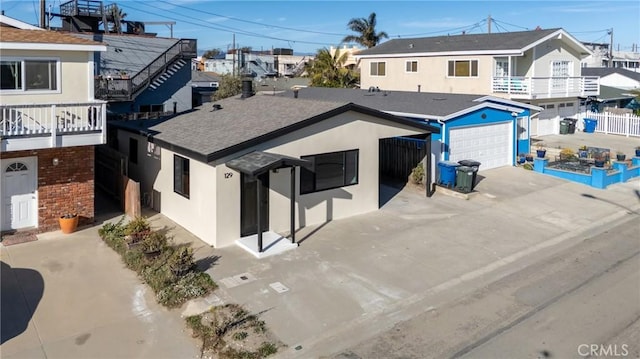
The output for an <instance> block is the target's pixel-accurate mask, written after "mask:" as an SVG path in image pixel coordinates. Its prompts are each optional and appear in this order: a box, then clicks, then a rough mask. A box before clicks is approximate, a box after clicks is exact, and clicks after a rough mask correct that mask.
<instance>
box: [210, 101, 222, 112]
mask: <svg viewBox="0 0 640 359" xmlns="http://www.w3.org/2000/svg"><path fill="white" fill-rule="evenodd" d="M218 110H222V105H220V104H219V103H214V104H213V108H212V109H211V112H213V111H218Z"/></svg>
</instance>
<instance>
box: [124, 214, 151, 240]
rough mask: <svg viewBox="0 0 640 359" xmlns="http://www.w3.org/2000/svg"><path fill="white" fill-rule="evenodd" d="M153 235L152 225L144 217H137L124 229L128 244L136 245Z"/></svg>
mask: <svg viewBox="0 0 640 359" xmlns="http://www.w3.org/2000/svg"><path fill="white" fill-rule="evenodd" d="M150 233H151V225H150V224H149V222H148V221H147V220H146V219H145V218H144V217H136V218H134V219H133V220H132V221H131V222H129V223H127V225H126V226H125V229H124V234H125V236H126V237H125V238H126V240H127V242H128V243H136V242H139V241H141V240H143V239H145V238H146V236H148V235H149V234H150Z"/></svg>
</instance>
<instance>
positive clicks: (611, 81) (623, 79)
mask: <svg viewBox="0 0 640 359" xmlns="http://www.w3.org/2000/svg"><path fill="white" fill-rule="evenodd" d="M600 85H603V86H610V87H617V88H621V89H637V88H640V81H638V80H634V79H632V78H629V77H627V76H624V75H621V74H617V73H615V74H611V75H607V76H604V77H601V78H600Z"/></svg>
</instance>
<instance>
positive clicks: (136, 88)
mask: <svg viewBox="0 0 640 359" xmlns="http://www.w3.org/2000/svg"><path fill="white" fill-rule="evenodd" d="M196 50H197V40H194V39H181V40H178V42H176V43H175V44H174V45H173V46H171V47H170V48H169V49H168V50H167V51H165V52H164V53H162V54H161V55H160V56H158V57H157V58H156V59H155V60H153V61H152V62H151V63H150V64H149V65H147V66H146V67H145V68H144V69H142V70H141V71H140V72H138V73H137V74H135V75H134V76H132V77H131V78H127V79H123V78H101V79H98V80H96V81H95V95H96V97H97V98H99V99H102V100H118V101H130V100H133V99H134V98H135V97H136V96H137V94H139V93H140V92H142V91H143V90H144V89H146V88H147V87H148V86H149V84H150V83H151V81H153V80H154V79H155V78H156V77H157V76H159V75H161V74H162V73H164V72H165V71H166V69H167V68H168V67H169V66H170V65H171V64H172V63H173V62H174V61H176V60H177V59H185V58H189V59H191V58H195V57H196Z"/></svg>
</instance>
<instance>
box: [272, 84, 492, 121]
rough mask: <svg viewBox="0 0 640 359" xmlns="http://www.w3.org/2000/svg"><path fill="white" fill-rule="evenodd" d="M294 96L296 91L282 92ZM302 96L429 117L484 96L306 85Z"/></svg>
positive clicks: (440, 114) (459, 109) (469, 103)
mask: <svg viewBox="0 0 640 359" xmlns="http://www.w3.org/2000/svg"><path fill="white" fill-rule="evenodd" d="M279 96H282V97H293V91H287V92H284V93H281V94H279ZM298 97H299V98H300V99H313V100H320V101H347V102H353V103H355V104H358V105H361V106H365V107H369V108H373V109H376V110H378V111H385V112H398V113H399V112H401V113H407V114H417V115H423V116H426V117H429V116H431V117H443V116H447V115H450V114H453V113H456V112H459V111H462V110H465V109H468V108H470V107H474V106H477V105H478V102H473V100H475V99H478V98H481V97H483V95H464V94H451V93H433V92H408V91H380V92H369V91H368V90H360V89H339V88H325V87H307V88H301V89H300V90H298Z"/></svg>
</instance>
